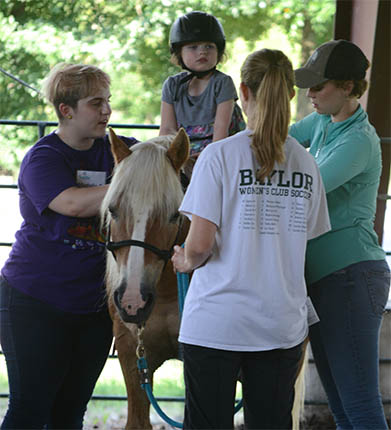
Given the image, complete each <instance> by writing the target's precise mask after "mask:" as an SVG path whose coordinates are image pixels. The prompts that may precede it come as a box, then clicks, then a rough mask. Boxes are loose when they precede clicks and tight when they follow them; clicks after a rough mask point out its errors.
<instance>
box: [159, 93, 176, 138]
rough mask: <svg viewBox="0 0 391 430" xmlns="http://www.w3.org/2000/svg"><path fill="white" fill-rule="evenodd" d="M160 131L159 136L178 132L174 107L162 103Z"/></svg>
mask: <svg viewBox="0 0 391 430" xmlns="http://www.w3.org/2000/svg"><path fill="white" fill-rule="evenodd" d="M160 118H161V119H160V130H159V136H166V135H167V134H175V133H176V132H177V131H178V126H177V121H176V115H175V110H174V106H173V105H171V104H169V103H166V102H163V101H162V105H161V109H160Z"/></svg>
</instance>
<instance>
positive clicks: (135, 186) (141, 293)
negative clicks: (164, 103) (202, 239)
mask: <svg viewBox="0 0 391 430" xmlns="http://www.w3.org/2000/svg"><path fill="white" fill-rule="evenodd" d="M109 131H110V143H111V149H112V152H113V156H114V160H115V168H114V173H113V178H112V181H111V184H110V186H109V189H108V191H107V194H106V196H105V198H104V200H103V203H102V207H101V215H102V219H104V223H105V227H106V230H107V232H108V233H107V236H108V237H107V248H108V249H109V251H111V252H108V255H107V273H106V278H107V279H106V280H107V288H108V292H109V294H110V295H112V298H113V300H114V303H115V305H116V308H117V310H118V312H119V315H120V316H121V318H122V320H123V321H124V322H129V323H136V324H143V323H144V322H145V321H146V320H147V319H148V317H149V315H150V314H151V311H152V308H153V306H154V303H155V299H156V285H157V283H158V282H159V280H160V277H161V275H162V272H163V270H164V268H165V267H166V264H167V263H169V264H171V262H170V256H171V252H172V247H173V246H174V244H177V243H179V239H180V236H182V239H183V235H182V234H181V233H182V231H181V228H182V221H183V219H182V216H181V215H180V214H179V213H178V207H179V205H180V203H181V201H182V198H183V191H182V187H181V183H180V179H179V171H180V168H181V167H182V165H183V164H184V163H185V162H186V160H187V159H188V157H189V139H188V136H187V135H186V133H185V131H184V130H183V129H181V130H180V131H179V132H178V134H177V135H176V136H161V137H157V138H154V139H151V140H149V141H147V142H142V143H138V144H136V145H134V146H133V147H132V148H131V149H129V148H128V147H127V146H126V144H125V143H124V142H123V141H122V140H121V139H119V138H118V137H117V136H116V135H115V133H114V132H113V131H112V130H111V129H110V130H109Z"/></svg>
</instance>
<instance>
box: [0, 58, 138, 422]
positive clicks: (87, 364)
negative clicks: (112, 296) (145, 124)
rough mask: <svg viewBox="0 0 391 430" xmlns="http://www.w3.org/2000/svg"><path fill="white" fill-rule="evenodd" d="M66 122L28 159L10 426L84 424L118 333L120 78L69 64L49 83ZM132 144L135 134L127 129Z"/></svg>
mask: <svg viewBox="0 0 391 430" xmlns="http://www.w3.org/2000/svg"><path fill="white" fill-rule="evenodd" d="M44 93H45V95H46V97H47V99H48V100H49V101H50V102H51V103H52V104H53V106H54V108H55V110H56V113H57V116H58V119H59V127H58V129H57V130H56V131H54V132H53V133H51V134H49V135H48V136H45V137H43V138H42V139H40V140H39V141H38V142H37V143H36V144H35V145H34V146H33V147H32V148H31V149H30V150H29V151H28V152H27V154H26V156H25V157H24V159H23V162H22V164H21V168H20V173H19V179H18V187H19V195H20V212H21V214H22V217H23V223H22V225H21V228H20V229H19V230H18V232H17V233H16V241H15V243H14V245H13V247H12V250H11V253H10V256H9V258H8V260H7V262H6V263H5V266H4V267H3V269H2V271H1V278H0V336H1V337H0V340H1V346H2V350H3V352H4V355H5V358H6V362H7V370H8V379H9V388H10V399H9V406H8V411H7V414H6V416H5V418H4V421H3V423H2V426H1V428H2V429H22V428H23V429H32V428H43V427H48V428H63V429H65V428H66V429H79V428H82V426H83V416H84V413H85V410H86V407H87V403H88V401H89V399H90V397H91V395H92V392H93V389H94V386H95V383H96V381H97V379H98V376H99V374H100V372H101V370H102V368H103V366H104V363H105V361H106V358H107V355H108V352H109V349H110V345H111V342H112V325H111V320H110V317H109V315H108V311H107V306H106V303H105V290H104V272H105V249H104V244H103V242H102V238H101V237H100V234H99V228H98V226H99V224H98V220H97V215H98V212H99V207H100V204H101V201H102V199H103V197H104V195H105V193H106V190H107V187H108V185H107V183H108V180H109V177H110V174H111V172H112V169H113V165H114V162H113V158H112V155H111V151H110V145H109V142H108V139H107V136H106V127H107V123H108V121H109V118H110V115H111V107H110V78H109V76H108V75H107V74H106V73H105V72H103V71H102V70H100V69H99V68H97V67H94V66H88V65H82V64H64V63H62V64H59V65H57V66H56V67H55V68H54V69H53V70H52V71H51V72H50V74H49V76H48V77H47V79H46V82H45V86H44ZM124 140H126V143H127V144H128V145H131V144H132V143H134V142H135V140H134V139H126V138H124Z"/></svg>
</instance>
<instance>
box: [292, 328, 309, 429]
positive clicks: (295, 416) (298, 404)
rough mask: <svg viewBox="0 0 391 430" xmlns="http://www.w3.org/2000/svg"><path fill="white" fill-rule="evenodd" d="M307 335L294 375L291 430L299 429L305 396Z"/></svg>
mask: <svg viewBox="0 0 391 430" xmlns="http://www.w3.org/2000/svg"><path fill="white" fill-rule="evenodd" d="M308 341H309V337H308V336H307V337H306V339H305V340H304V342H303V353H302V356H301V361H300V364H299V370H298V372H297V376H296V382H295V399H294V402H293V408H292V430H299V428H300V418H301V414H302V412H303V409H304V397H305V372H306V370H307V363H308V351H307V345H308Z"/></svg>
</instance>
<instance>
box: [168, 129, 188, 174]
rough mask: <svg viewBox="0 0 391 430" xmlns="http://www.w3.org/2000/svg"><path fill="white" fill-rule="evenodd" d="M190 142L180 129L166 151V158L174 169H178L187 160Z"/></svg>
mask: <svg viewBox="0 0 391 430" xmlns="http://www.w3.org/2000/svg"><path fill="white" fill-rule="evenodd" d="M189 153H190V141H189V136H188V135H187V133H186V132H185V130H184V129H183V128H180V129H179V131H178V133H177V135H176V136H175V138H174V140H173V141H172V143H171V145H170V147H169V148H168V150H167V157H168V158H169V159H170V161H171V163H172V165H173V167H174V169H175V170H176V171H177V172H179V169H180V168H181V167H182V166H183V164H184V163H185V162H186V161H187V159H188V158H189Z"/></svg>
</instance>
